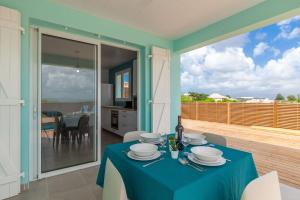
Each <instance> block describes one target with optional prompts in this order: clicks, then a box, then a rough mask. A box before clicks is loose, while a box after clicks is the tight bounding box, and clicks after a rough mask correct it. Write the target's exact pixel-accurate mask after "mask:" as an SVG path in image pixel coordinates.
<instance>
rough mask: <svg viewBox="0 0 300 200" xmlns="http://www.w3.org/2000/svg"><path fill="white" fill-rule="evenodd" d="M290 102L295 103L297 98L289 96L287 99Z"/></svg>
mask: <svg viewBox="0 0 300 200" xmlns="http://www.w3.org/2000/svg"><path fill="white" fill-rule="evenodd" d="M286 98H287V100H288V101H290V102H294V101H297V98H296V97H295V96H294V95H289V96H287V97H286Z"/></svg>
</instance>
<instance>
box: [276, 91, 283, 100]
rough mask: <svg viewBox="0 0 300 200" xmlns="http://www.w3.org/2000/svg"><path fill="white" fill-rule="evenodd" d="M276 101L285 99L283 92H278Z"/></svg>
mask: <svg viewBox="0 0 300 200" xmlns="http://www.w3.org/2000/svg"><path fill="white" fill-rule="evenodd" d="M275 100H276V101H284V100H285V98H284V96H283V95H282V94H280V93H278V94H277V95H276V98H275Z"/></svg>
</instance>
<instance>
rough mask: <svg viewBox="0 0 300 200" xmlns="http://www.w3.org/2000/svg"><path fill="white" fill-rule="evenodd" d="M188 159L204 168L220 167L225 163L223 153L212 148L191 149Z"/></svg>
mask: <svg viewBox="0 0 300 200" xmlns="http://www.w3.org/2000/svg"><path fill="white" fill-rule="evenodd" d="M191 152H192V153H190V154H189V155H188V159H189V160H191V161H192V162H194V163H197V164H200V165H206V166H220V165H223V164H225V163H226V159H224V158H223V157H222V155H223V152H222V151H221V150H219V149H216V148H213V147H199V146H198V147H192V148H191Z"/></svg>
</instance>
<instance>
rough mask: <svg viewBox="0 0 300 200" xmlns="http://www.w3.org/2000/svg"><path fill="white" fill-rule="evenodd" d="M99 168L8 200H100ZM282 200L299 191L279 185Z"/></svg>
mask: <svg viewBox="0 0 300 200" xmlns="http://www.w3.org/2000/svg"><path fill="white" fill-rule="evenodd" d="M98 169H99V166H96V167H90V168H87V169H82V170H78V171H76V172H70V173H66V174H63V175H59V176H53V177H50V178H45V179H42V180H39V181H34V182H31V183H30V187H29V190H26V191H23V192H22V193H21V194H20V195H18V196H15V197H12V198H10V200H83V199H84V200H101V199H102V198H101V196H102V189H101V188H100V187H98V186H97V185H96V177H97V174H98ZM280 187H281V188H280V190H281V195H282V200H298V199H299V198H298V197H299V196H300V190H298V189H295V188H292V187H289V186H287V185H283V184H281V186H280Z"/></svg>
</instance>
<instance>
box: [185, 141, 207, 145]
mask: <svg viewBox="0 0 300 200" xmlns="http://www.w3.org/2000/svg"><path fill="white" fill-rule="evenodd" d="M207 143H208V142H207V140H202V141H201V142H189V144H191V145H205V144H207Z"/></svg>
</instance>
